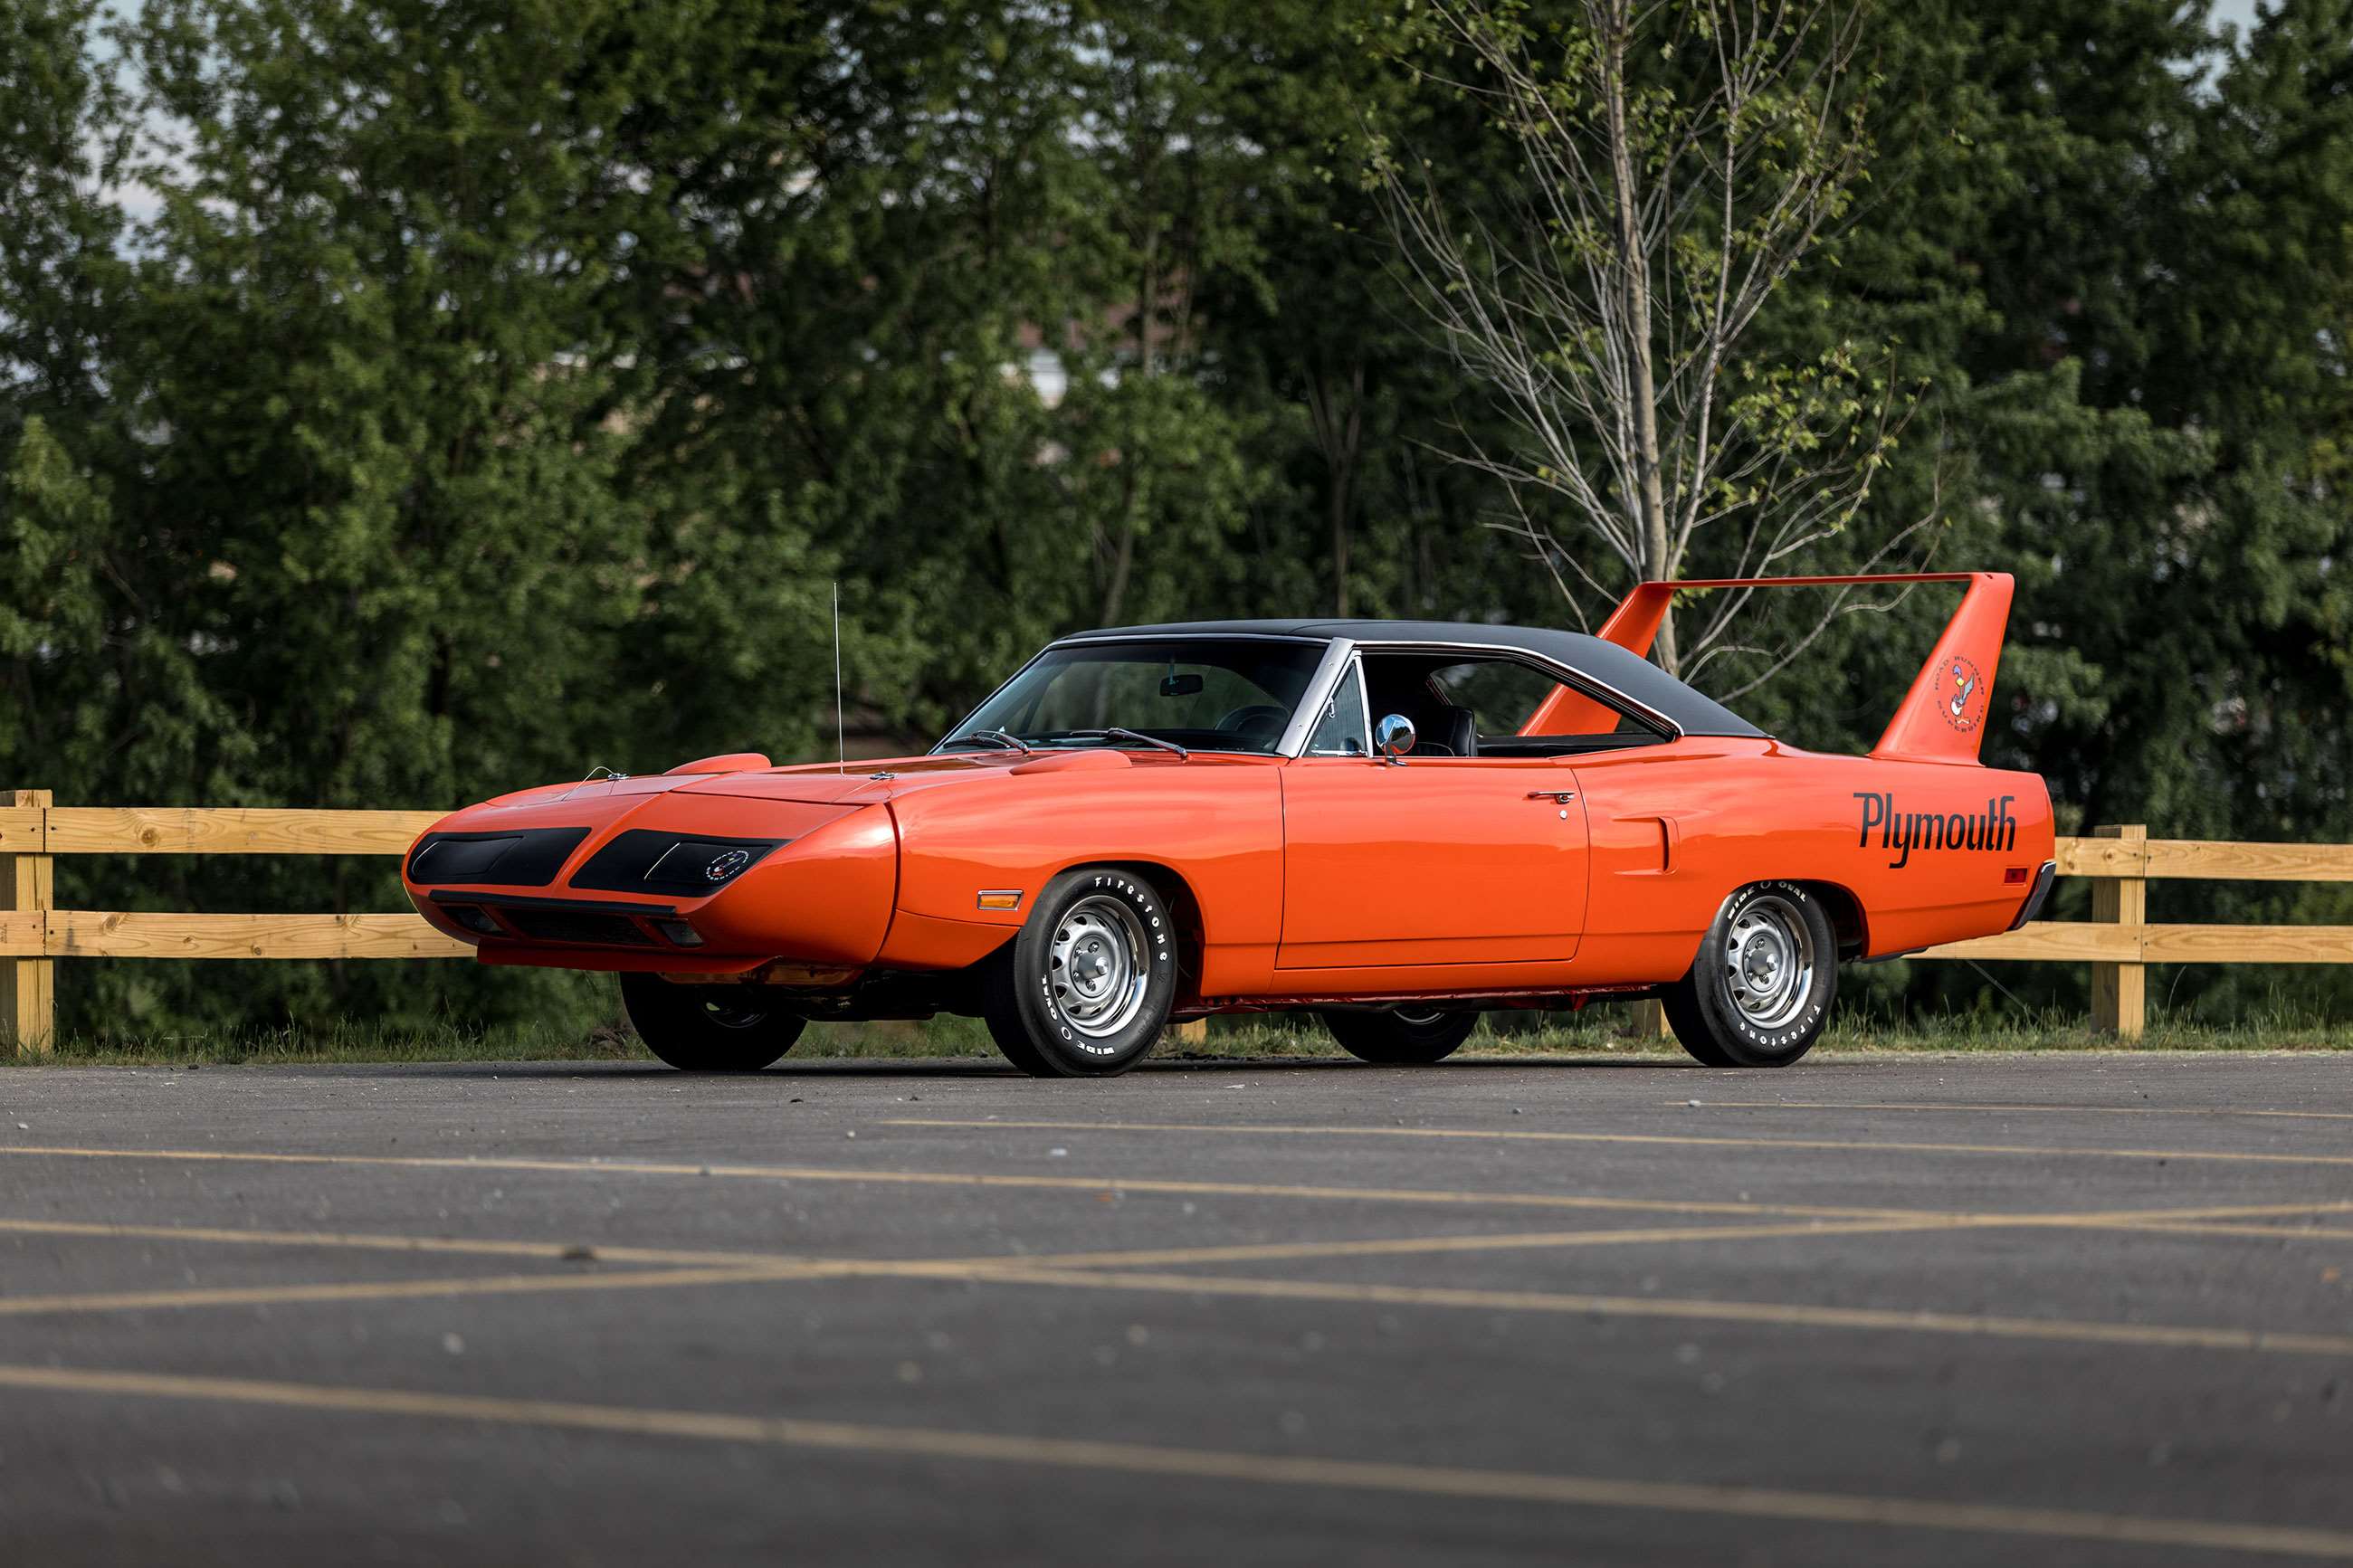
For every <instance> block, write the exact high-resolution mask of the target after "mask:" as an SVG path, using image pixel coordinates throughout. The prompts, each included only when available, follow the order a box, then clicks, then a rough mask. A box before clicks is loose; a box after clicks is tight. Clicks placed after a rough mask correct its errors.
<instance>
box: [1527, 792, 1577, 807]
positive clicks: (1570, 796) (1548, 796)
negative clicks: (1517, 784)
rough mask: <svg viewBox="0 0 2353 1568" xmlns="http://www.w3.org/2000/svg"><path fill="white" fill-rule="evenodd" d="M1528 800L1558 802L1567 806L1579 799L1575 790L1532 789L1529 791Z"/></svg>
mask: <svg viewBox="0 0 2353 1568" xmlns="http://www.w3.org/2000/svg"><path fill="white" fill-rule="evenodd" d="M1528 798H1529V799H1530V800H1550V801H1557V802H1558V803H1559V804H1561V805H1567V804H1568V803H1569V802H1570V801H1572V800H1575V799H1576V798H1577V792H1576V791H1575V790H1573V789H1532V790H1530V791H1528Z"/></svg>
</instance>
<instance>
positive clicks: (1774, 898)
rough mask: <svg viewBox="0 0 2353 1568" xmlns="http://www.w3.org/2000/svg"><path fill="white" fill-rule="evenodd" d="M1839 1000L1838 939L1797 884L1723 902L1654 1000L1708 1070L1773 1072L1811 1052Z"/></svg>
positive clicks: (1759, 888) (1754, 887)
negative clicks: (1685, 964) (1679, 971)
mask: <svg viewBox="0 0 2353 1568" xmlns="http://www.w3.org/2000/svg"><path fill="white" fill-rule="evenodd" d="M1837 996H1838V939H1837V936H1836V933H1835V932H1834V931H1832V929H1831V920H1830V914H1829V912H1828V911H1827V910H1824V909H1823V908H1822V902H1821V900H1820V898H1818V897H1817V896H1816V895H1815V894H1814V892H1813V890H1812V889H1809V888H1808V887H1807V886H1806V885H1805V884H1804V883H1802V882H1780V881H1774V882H1751V883H1750V884H1748V886H1746V887H1745V888H1742V889H1739V890H1738V891H1737V892H1735V893H1734V894H1733V895H1732V896H1731V897H1730V898H1728V899H1726V900H1724V908H1723V909H1722V910H1718V911H1717V913H1716V917H1715V923H1714V924H1713V925H1711V926H1709V927H1708V930H1707V935H1706V936H1704V938H1702V939H1701V941H1700V944H1699V956H1698V957H1696V958H1694V960H1693V961H1692V966H1691V973H1688V974H1686V975H1684V976H1683V978H1682V979H1681V980H1679V981H1677V982H1675V984H1672V985H1670V986H1668V987H1667V988H1666V990H1665V991H1664V992H1662V994H1661V1000H1662V1002H1663V1003H1664V1004H1665V1006H1666V1012H1667V1022H1668V1023H1669V1024H1671V1025H1672V1026H1673V1027H1674V1031H1675V1038H1676V1039H1677V1040H1679V1041H1681V1042H1682V1043H1683V1049H1684V1050H1686V1051H1689V1052H1690V1053H1691V1054H1692V1056H1693V1058H1694V1059H1696V1060H1698V1061H1700V1062H1703V1063H1704V1064H1705V1065H1707V1066H1709V1067H1715V1068H1781V1067H1788V1065H1789V1064H1790V1063H1791V1062H1794V1061H1796V1060H1797V1059H1798V1058H1800V1057H1802V1056H1804V1055H1805V1054H1806V1053H1807V1052H1808V1051H1810V1050H1811V1049H1813V1046H1814V1042H1815V1041H1816V1040H1817V1039H1819V1038H1820V1037H1821V1033H1822V1027H1823V1026H1824V1025H1826V1024H1828V1023H1829V1022H1830V1014H1831V1003H1832V1002H1833V1001H1835V1000H1836V999H1837Z"/></svg>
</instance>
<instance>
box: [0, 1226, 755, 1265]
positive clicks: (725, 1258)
mask: <svg viewBox="0 0 2353 1568" xmlns="http://www.w3.org/2000/svg"><path fill="white" fill-rule="evenodd" d="M0 1235H16V1236H77V1237H97V1238H100V1239H104V1240H110V1241H183V1242H206V1243H211V1244H215V1245H219V1246H231V1247H345V1248H356V1249H359V1250H362V1251H369V1252H416V1253H451V1254H456V1255H458V1256H460V1257H473V1258H548V1259H550V1260H553V1261H556V1262H573V1261H582V1262H596V1263H626V1264H638V1263H659V1264H670V1265H680V1266H691V1265H709V1266H712V1267H717V1268H733V1267H740V1266H743V1265H746V1264H768V1263H794V1262H799V1261H802V1260H801V1259H798V1258H789V1257H782V1256H775V1255H769V1254H762V1253H744V1252H696V1251H682V1250H681V1249H679V1248H676V1247H608V1246H606V1245H604V1244H603V1243H598V1244H596V1246H594V1247H586V1249H585V1250H586V1253H587V1254H588V1256H587V1257H586V1258H584V1257H583V1256H582V1253H583V1250H584V1247H583V1244H581V1243H579V1242H569V1241H475V1240H470V1239H468V1238H465V1237H453V1236H385V1235H382V1234H376V1233H369V1232H354V1231H338V1230H230V1229H223V1228H221V1227H219V1226H182V1225H120V1224H115V1223H112V1222H109V1221H95V1220H65V1219H6V1218H0Z"/></svg>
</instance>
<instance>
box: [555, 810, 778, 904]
mask: <svg viewBox="0 0 2353 1568" xmlns="http://www.w3.org/2000/svg"><path fill="white" fill-rule="evenodd" d="M791 842H792V840H790V839H788V838H703V837H691V836H689V835H686V834H681V833H662V832H659V831H656V830H653V829H649V828H642V827H633V828H631V829H629V830H628V832H626V833H621V834H617V835H615V836H614V838H613V841H612V842H611V843H610V844H607V845H606V846H605V847H603V848H602V849H599V850H597V851H596V854H594V855H591V856H590V857H589V858H588V864H586V866H583V867H581V868H580V869H579V870H577V871H575V872H574V873H573V876H572V885H573V886H574V887H575V888H593V889H597V890H598V891H601V892H613V893H672V894H676V895H678V896H680V897H681V898H690V899H691V898H701V897H702V895H704V894H706V893H713V892H716V891H718V890H719V889H721V888H723V887H725V886H726V885H727V884H728V883H730V882H732V881H733V880H734V879H736V878H738V877H740V876H742V875H743V874H744V872H746V871H748V870H750V869H751V868H753V867H754V866H756V865H758V864H759V863H760V862H761V861H762V860H763V859H765V858H767V856H768V855H769V854H770V853H772V852H773V851H775V850H776V849H779V848H781V847H784V846H785V845H786V844H789V843H791Z"/></svg>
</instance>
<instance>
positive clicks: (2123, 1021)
mask: <svg viewBox="0 0 2353 1568" xmlns="http://www.w3.org/2000/svg"><path fill="white" fill-rule="evenodd" d="M0 799H5V800H6V801H7V802H8V804H6V805H0V1024H5V1026H6V1027H7V1029H8V1030H9V1033H10V1034H11V1036H12V1037H14V1039H15V1040H16V1048H17V1050H18V1051H20V1052H27V1053H29V1052H37V1051H42V1050H46V1049H47V1047H48V1045H49V1042H50V1040H51V1039H52V1037H53V1036H54V1034H55V1031H56V1027H57V1023H56V1016H57V989H56V967H57V961H58V959H61V958H184V959H185V958H204V959H211V958H309V959H320V958H335V959H343V958H464V957H467V956H469V955H470V954H471V953H472V952H473V948H472V947H471V946H470V945H469V944H467V943H465V942H458V941H456V940H454V939H452V938H450V937H447V936H444V935H442V934H441V933H440V932H439V931H435V930H434V929H433V928H432V927H431V926H429V925H427V923H426V922H425V921H424V920H423V919H422V918H421V917H419V916H417V915H416V914H414V913H406V912H404V913H399V914H324V915H285V914H249V915H248V914H228V915H206V914H175V913H164V912H150V911H142V910H60V909H58V908H56V907H55V904H56V898H55V869H54V868H55V865H56V857H58V856H59V855H399V854H403V853H405V852H406V850H407V848H408V847H409V845H411V844H412V843H414V842H415V841H416V839H417V836H418V835H419V834H421V833H423V832H424V831H425V830H426V829H427V827H429V826H432V825H433V823H434V822H436V821H437V820H438V819H439V817H440V816H441V815H442V814H441V813H439V812H433V811H299V810H282V809H278V808H274V807H270V808H246V807H227V808H208V807H184V806H170V807H153V806H59V805H52V804H51V803H50V793H49V792H48V791H47V790H17V791H15V792H13V793H0ZM2056 858H2057V860H2058V868H2059V875H2060V876H2063V877H2084V878H2090V879H2094V888H2093V908H2092V919H2091V920H2090V921H2035V922H2033V923H2032V924H2031V925H2028V926H2024V927H2022V928H2021V929H2020V930H2017V931H2007V932H2004V933H2003V934H2002V935H2000V936H1989V937H1979V938H1977V939H1975V940H1973V941H1969V942H1952V943H1948V944H1947V945H1946V946H1943V947H1933V948H1929V949H1927V950H1926V952H1920V953H1917V954H1915V955H1914V956H1915V957H1919V958H1926V959H1973V960H1976V961H1978V962H1980V963H1984V962H1993V961H2000V962H2040V963H2089V964H2091V965H2092V977H2093V984H2092V1021H2093V1023H2094V1026H2096V1027H2099V1028H2103V1029H2107V1030H2111V1031H2114V1032H2115V1033H2117V1034H2119V1035H2123V1036H2126V1037H2132V1036H2137V1035H2138V1034H2140V1033H2141V1032H2142V1030H2143V1029H2144V1028H2145V1027H2146V1026H2147V966H2148V965H2149V964H2152V963H2353V926H2268V925H2151V924H2150V923H2148V921H2147V910H2148V903H2147V897H2148V884H2149V882H2151V881H2152V880H2156V879H2160V878H2195V879H2212V880H2223V881H2264V882H2348V881H2353V845H2345V844H2227V843H2221V842H2216V841H2211V840H2206V839H2189V838H2180V839H2165V838H2150V837H2148V835H2147V828H2145V827H2142V826H2137V825H2135V826H2114V827H2099V828H2094V830H2093V833H2092V836H2091V837H2084V838H2062V839H2060V840H2059V844H2058V850H2057V856H2056Z"/></svg>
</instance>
